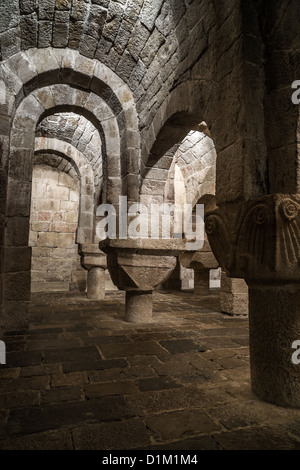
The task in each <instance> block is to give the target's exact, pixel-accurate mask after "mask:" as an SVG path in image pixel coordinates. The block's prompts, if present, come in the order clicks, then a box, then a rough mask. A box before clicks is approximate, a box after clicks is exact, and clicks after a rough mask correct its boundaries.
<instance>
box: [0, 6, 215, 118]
mask: <svg viewBox="0 0 300 470" xmlns="http://www.w3.org/2000/svg"><path fill="white" fill-rule="evenodd" d="M1 3H3V8H1V16H0V51H1V59H2V60H4V59H6V58H8V57H10V56H12V55H14V54H15V53H17V52H19V51H20V50H27V49H30V48H36V47H38V48H46V47H51V46H52V47H55V48H64V47H69V48H71V49H76V50H79V52H80V54H82V55H83V56H86V57H89V58H95V59H98V60H99V61H101V62H103V63H104V64H106V65H107V66H109V67H110V68H111V69H112V70H114V71H115V72H116V73H117V74H118V75H119V77H120V78H122V79H123V80H124V81H125V82H126V83H127V84H128V85H129V86H130V88H131V90H132V91H133V93H134V97H135V100H136V102H137V108H138V112H139V115H140V121H141V122H140V124H141V127H143V126H144V125H146V121H148V122H150V119H151V117H153V116H154V114H155V112H156V110H157V109H158V107H159V106H160V105H161V103H162V102H163V100H164V99H165V98H166V96H167V95H168V94H169V92H170V91H171V90H172V88H174V87H175V86H176V85H178V84H179V83H180V82H182V81H186V80H188V79H190V78H193V66H194V65H195V64H196V63H197V62H198V61H199V58H200V57H201V56H202V55H203V54H204V53H205V52H206V50H207V47H208V41H209V31H210V29H211V28H212V26H213V24H214V22H213V21H211V19H212V18H215V10H214V2H205V1H203V0H39V1H38V0H2V2H1ZM12 12H14V13H13V14H12ZM196 68H197V67H196ZM195 73H197V71H196V69H195ZM145 103H147V106H145Z"/></svg>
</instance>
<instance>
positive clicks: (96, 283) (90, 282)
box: [87, 266, 105, 300]
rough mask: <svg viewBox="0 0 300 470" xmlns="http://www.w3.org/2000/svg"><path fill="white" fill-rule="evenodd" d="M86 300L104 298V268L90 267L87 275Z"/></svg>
mask: <svg viewBox="0 0 300 470" xmlns="http://www.w3.org/2000/svg"><path fill="white" fill-rule="evenodd" d="M87 298H88V299H91V300H103V299H104V298H105V268H102V267H101V266H92V267H91V268H90V269H89V270H88V275H87Z"/></svg>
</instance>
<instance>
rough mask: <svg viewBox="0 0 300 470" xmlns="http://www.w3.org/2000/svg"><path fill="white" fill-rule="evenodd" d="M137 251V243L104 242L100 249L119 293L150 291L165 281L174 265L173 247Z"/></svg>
mask: <svg viewBox="0 0 300 470" xmlns="http://www.w3.org/2000/svg"><path fill="white" fill-rule="evenodd" d="M152 245H153V246H151V244H148V246H147V248H141V247H140V245H139V242H138V241H128V240H112V241H109V240H106V241H104V242H101V243H100V247H101V248H102V249H103V251H105V253H106V254H107V265H108V269H109V271H110V275H111V278H112V281H113V283H114V284H115V285H116V286H117V287H118V288H119V289H121V290H126V291H131V292H134V291H140V292H150V291H153V290H155V289H156V288H157V287H158V286H159V285H160V284H161V283H163V282H164V281H166V280H167V278H168V277H169V275H170V274H171V273H172V271H173V270H174V268H175V266H176V257H175V256H176V255H177V254H178V253H177V251H176V249H175V247H174V246H172V247H170V249H169V250H168V249H161V248H157V245H156V244H153V242H152Z"/></svg>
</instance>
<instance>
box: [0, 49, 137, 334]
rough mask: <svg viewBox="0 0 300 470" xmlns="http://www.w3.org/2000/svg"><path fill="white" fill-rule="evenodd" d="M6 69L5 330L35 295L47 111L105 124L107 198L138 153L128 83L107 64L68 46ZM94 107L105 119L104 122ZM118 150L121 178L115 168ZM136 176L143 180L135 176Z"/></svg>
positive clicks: (23, 318)
mask: <svg viewBox="0 0 300 470" xmlns="http://www.w3.org/2000/svg"><path fill="white" fill-rule="evenodd" d="M5 67H6V68H7V70H9V73H10V77H11V80H12V87H13V88H14V95H15V99H13V97H12V95H9V96H8V94H7V100H8V101H7V102H8V103H9V105H8V106H7V108H6V109H7V114H8V120H11V122H12V128H11V129H12V130H11V137H10V149H9V147H7V148H5V150H4V151H5V152H7V154H8V152H9V150H10V158H9V174H8V185H7V199H6V201H5V205H6V208H7V209H6V218H7V222H6V229H5V232H6V236H5V250H4V264H5V265H6V272H5V274H4V279H3V281H4V282H3V283H2V289H3V309H2V310H3V316H2V325H3V327H4V328H17V327H22V326H25V325H26V324H27V321H28V315H27V313H26V312H27V310H28V306H27V303H28V300H29V293H30V248H29V247H28V246H27V243H28V230H29V211H30V194H31V189H30V185H31V183H30V178H31V172H32V159H33V152H34V133H35V128H36V125H37V123H38V122H39V121H40V120H41V119H43V118H44V117H45V116H46V115H49V114H52V113H53V112H55V111H57V112H60V111H62V110H68V106H70V107H72V109H75V110H77V109H82V112H84V113H86V114H89V115H92V119H93V120H94V121H95V122H96V123H98V124H97V127H98V128H99V129H100V128H101V124H103V126H102V127H103V128H104V129H105V130H104V134H105V139H106V141H108V142H109V150H110V151H111V152H112V153H111V154H110V155H112V157H114V158H112V163H111V164H110V159H109V157H108V158H107V162H108V172H109V168H111V170H112V175H111V176H110V175H109V176H108V179H107V198H108V200H109V198H110V197H112V198H113V197H115V196H117V195H118V194H119V193H121V192H122V191H124V188H126V186H127V184H128V181H129V179H130V175H129V174H128V172H127V170H126V168H127V167H128V166H129V164H128V158H127V156H128V152H129V151H130V153H131V156H133V157H134V158H139V133H138V129H137V119H136V113H135V106H134V102H133V98H132V96H131V93H130V90H129V88H128V87H127V86H126V85H125V84H124V82H122V80H120V79H119V78H118V77H117V76H116V75H115V74H114V73H113V72H111V71H110V70H109V69H108V68H107V67H106V66H102V64H100V63H98V62H95V61H90V60H89V59H86V58H82V57H81V56H80V54H79V53H78V52H75V51H70V54H68V51H66V50H52V49H49V50H43V51H42V50H35V51H33V50H29V51H28V52H27V53H23V52H22V53H19V54H17V55H15V56H14V57H12V58H11V59H8V60H7V61H6V63H5ZM58 82H59V83H62V85H60V86H59V88H60V93H58V92H57V93H55V96H54V95H52V93H50V94H49V93H47V90H48V88H49V87H52V91H53V90H54V89H55V87H56V85H55V84H56V83H58ZM64 83H65V84H66V85H64ZM70 85H71V87H72V88H71V87H70ZM83 90H85V91H83ZM53 98H54V101H53ZM76 100H77V101H76ZM82 100H83V101H82ZM83 102H84V106H83ZM95 103H96V105H97V106H95ZM89 108H91V109H92V111H89ZM94 110H95V112H94ZM105 110H107V111H108V110H111V111H110V116H108V115H105ZM97 113H99V115H100V116H105V118H104V119H103V120H102V121H101V119H100V118H99V116H97ZM117 149H119V154H118V153H117V156H118V155H119V157H118V162H119V168H120V170H118V171H119V176H117V175H115V174H114V173H113V171H115V161H116V160H115V155H116V151H117ZM121 152H122V159H121V158H120V155H121ZM20 162H22V165H21V166H20ZM121 166H122V168H121ZM121 175H122V179H121ZM135 177H136V178H138V174H137V175H135ZM112 202H113V201H112ZM21 253H22V260H23V262H22V265H19V266H18V268H17V271H16V267H14V266H13V265H12V263H11V262H9V260H10V259H11V258H14V257H16V256H17V257H19V256H20V254H21ZM17 292H18V295H16V293H17ZM16 298H17V299H18V300H16Z"/></svg>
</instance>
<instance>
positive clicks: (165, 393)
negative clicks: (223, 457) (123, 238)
mask: <svg viewBox="0 0 300 470" xmlns="http://www.w3.org/2000/svg"><path fill="white" fill-rule="evenodd" d="M123 318H124V293H123V292H118V291H111V292H107V294H106V299H105V300H104V301H101V302H92V301H88V300H87V299H86V298H85V297H84V295H80V294H74V293H72V294H69V293H68V294H34V295H33V299H32V305H31V322H30V327H29V329H28V330H26V331H16V332H9V334H5V335H4V336H2V338H1V339H3V340H4V341H5V343H6V347H7V363H6V365H1V366H0V449H13V450H17V449H53V450H54V449H57V450H58V449H99V450H119V449H126V450H133V449H139V450H202V449H205V450H221V449H228V450H229V449H236V450H252V449H278V450H281V449H297V450H300V410H295V409H285V408H281V407H278V406H275V405H272V404H267V403H264V402H262V401H261V400H259V399H258V398H256V397H255V396H254V395H253V393H252V392H251V389H250V381H249V347H248V319H247V318H244V317H230V316H226V315H223V314H221V313H220V312H219V298H218V293H216V292H212V293H211V295H209V296H206V297H198V296H194V295H193V294H192V293H190V292H172V293H171V292H156V293H155V295H154V319H153V323H151V324H145V325H133V324H129V323H126V322H125V321H124V319H123Z"/></svg>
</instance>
